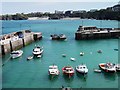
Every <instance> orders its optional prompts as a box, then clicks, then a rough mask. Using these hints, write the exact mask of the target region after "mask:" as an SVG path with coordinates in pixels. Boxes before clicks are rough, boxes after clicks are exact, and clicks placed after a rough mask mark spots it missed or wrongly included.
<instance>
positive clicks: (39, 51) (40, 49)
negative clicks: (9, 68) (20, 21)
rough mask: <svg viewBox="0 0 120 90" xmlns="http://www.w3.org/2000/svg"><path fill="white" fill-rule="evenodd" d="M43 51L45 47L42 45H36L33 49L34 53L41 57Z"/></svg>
mask: <svg viewBox="0 0 120 90" xmlns="http://www.w3.org/2000/svg"><path fill="white" fill-rule="evenodd" d="M42 53H43V49H42V48H41V47H40V46H37V47H36V46H35V48H34V49H33V55H34V56H36V57H41V55H42Z"/></svg>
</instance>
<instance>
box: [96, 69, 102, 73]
mask: <svg viewBox="0 0 120 90" xmlns="http://www.w3.org/2000/svg"><path fill="white" fill-rule="evenodd" d="M94 72H97V73H101V72H102V71H101V70H100V69H94Z"/></svg>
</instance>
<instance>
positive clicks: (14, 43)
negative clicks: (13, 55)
mask: <svg viewBox="0 0 120 90" xmlns="http://www.w3.org/2000/svg"><path fill="white" fill-rule="evenodd" d="M41 38H42V33H41V32H38V33H37V34H36V33H35V32H31V31H30V30H23V31H18V32H13V33H10V34H6V35H3V36H1V37H0V49H1V50H0V55H5V54H6V53H8V52H11V51H13V50H18V49H20V48H22V47H24V46H26V45H28V44H30V43H32V42H33V41H36V40H38V39H41Z"/></svg>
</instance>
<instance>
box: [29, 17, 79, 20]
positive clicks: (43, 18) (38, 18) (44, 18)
mask: <svg viewBox="0 0 120 90" xmlns="http://www.w3.org/2000/svg"><path fill="white" fill-rule="evenodd" d="M48 19H49V17H29V18H28V20H48ZM77 19H80V18H70V17H66V18H61V19H60V20H77Z"/></svg>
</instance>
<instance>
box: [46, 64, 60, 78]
mask: <svg viewBox="0 0 120 90" xmlns="http://www.w3.org/2000/svg"><path fill="white" fill-rule="evenodd" d="M59 73H60V72H59V70H58V66H57V65H54V64H53V65H51V66H49V71H48V74H49V75H52V76H56V75H59Z"/></svg>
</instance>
